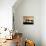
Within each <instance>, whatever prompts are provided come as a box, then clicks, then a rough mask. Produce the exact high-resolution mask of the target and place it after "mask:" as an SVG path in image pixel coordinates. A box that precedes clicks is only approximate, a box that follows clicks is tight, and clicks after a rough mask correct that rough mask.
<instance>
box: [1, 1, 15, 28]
mask: <svg viewBox="0 0 46 46" xmlns="http://www.w3.org/2000/svg"><path fill="white" fill-rule="evenodd" d="M15 2H16V0H0V27H7V28H9V29H11V28H12V6H13V5H14V3H15Z"/></svg>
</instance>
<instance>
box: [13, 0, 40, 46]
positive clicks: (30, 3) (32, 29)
mask: <svg viewBox="0 0 46 46" xmlns="http://www.w3.org/2000/svg"><path fill="white" fill-rule="evenodd" d="M13 10H14V11H13V12H14V19H15V22H14V23H15V30H18V32H22V33H23V36H24V37H25V38H26V37H27V38H28V39H32V40H34V41H35V43H36V46H41V45H40V44H41V0H23V1H22V3H20V5H18V6H17V8H16V5H14V9H13ZM23 16H34V24H33V25H24V24H23Z"/></svg>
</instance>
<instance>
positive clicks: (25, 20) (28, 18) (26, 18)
mask: <svg viewBox="0 0 46 46" xmlns="http://www.w3.org/2000/svg"><path fill="white" fill-rule="evenodd" d="M23 24H34V16H23Z"/></svg>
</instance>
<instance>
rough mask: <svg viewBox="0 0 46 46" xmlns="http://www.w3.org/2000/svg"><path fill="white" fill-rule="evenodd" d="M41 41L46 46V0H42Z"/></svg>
mask: <svg viewBox="0 0 46 46" xmlns="http://www.w3.org/2000/svg"><path fill="white" fill-rule="evenodd" d="M41 40H42V46H46V0H41Z"/></svg>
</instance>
